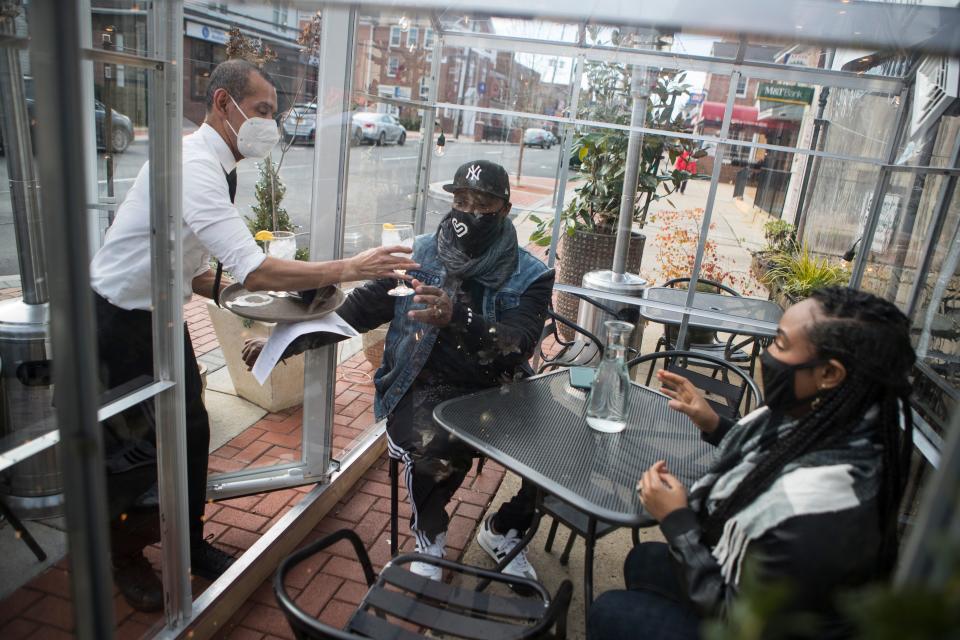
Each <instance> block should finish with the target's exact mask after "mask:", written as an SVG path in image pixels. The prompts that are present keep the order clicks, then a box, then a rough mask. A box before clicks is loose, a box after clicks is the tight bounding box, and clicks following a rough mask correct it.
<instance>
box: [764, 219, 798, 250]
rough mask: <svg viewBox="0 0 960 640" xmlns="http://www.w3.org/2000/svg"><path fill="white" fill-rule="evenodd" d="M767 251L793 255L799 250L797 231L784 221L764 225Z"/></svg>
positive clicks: (772, 221)
mask: <svg viewBox="0 0 960 640" xmlns="http://www.w3.org/2000/svg"><path fill="white" fill-rule="evenodd" d="M763 237H764V238H766V239H767V247H766V249H767V251H778V252H781V253H793V252H794V251H796V250H797V229H796V227H794V226H793V225H792V224H790V223H789V222H786V221H784V220H779V219H778V220H771V221H769V222H767V223H766V224H765V225H763Z"/></svg>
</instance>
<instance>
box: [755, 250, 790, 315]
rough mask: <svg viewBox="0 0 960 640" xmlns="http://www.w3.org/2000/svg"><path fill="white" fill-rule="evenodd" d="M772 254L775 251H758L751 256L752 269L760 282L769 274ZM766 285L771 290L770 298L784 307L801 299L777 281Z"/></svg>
mask: <svg viewBox="0 0 960 640" xmlns="http://www.w3.org/2000/svg"><path fill="white" fill-rule="evenodd" d="M772 255H773V252H770V251H757V252H756V253H754V254H753V257H752V258H750V270H751V271H752V272H753V274H754V276H755V277H756V278H757V280H758V281H760V282H763V277H764V276H765V275H766V274H767V271H769V270H770V266H771V262H770V258H771V256H772ZM764 286H765V287H766V288H767V290H768V291H769V292H770V299H771V300H773V301H774V302H776V303H777V304H779V305H780V308H782V309H787V308H789V307H791V306H793V305H795V304H796V303H797V302H799V301H800V300H799V298H795V297H793V296H792V295H790V294H788V293H786V292H785V291H783V289H781V288H780V285H779V284H777V283H776V282H770V283H764Z"/></svg>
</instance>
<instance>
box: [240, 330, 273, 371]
mask: <svg viewBox="0 0 960 640" xmlns="http://www.w3.org/2000/svg"><path fill="white" fill-rule="evenodd" d="M265 344H267V341H266V340H264V339H263V338H248V339H247V341H246V342H244V343H243V350H242V351H241V352H240V354H241V355H242V357H243V361H244V362H245V363H246V365H247V370H248V371H249V370H250V369H253V365H254V364H256V363H257V358H259V357H260V352H261V351H263V345H265Z"/></svg>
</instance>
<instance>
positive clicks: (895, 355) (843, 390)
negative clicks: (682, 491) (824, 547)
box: [702, 287, 915, 571]
mask: <svg viewBox="0 0 960 640" xmlns="http://www.w3.org/2000/svg"><path fill="white" fill-rule="evenodd" d="M811 297H812V298H813V299H814V300H816V301H817V302H818V303H819V304H820V307H821V311H822V312H823V317H819V318H817V320H816V321H815V322H814V324H813V326H811V327H810V328H809V329H808V331H807V334H808V338H809V340H810V342H811V343H812V344H813V345H814V348H815V349H816V351H817V357H818V358H819V359H821V360H829V359H836V360H838V361H840V362H841V363H843V366H844V367H845V368H846V370H847V376H846V379H845V380H844V382H843V383H842V384H840V385H839V386H837V387H836V388H834V389H832V390H830V391H828V392H826V393H824V394H823V395H822V396H821V401H820V402H819V403H817V404H816V405H815V407H814V408H813V410H812V411H811V412H810V413H808V414H807V415H806V416H804V417H802V418H800V420H799V421H798V423H797V426H796V428H794V429H793V430H792V431H791V432H790V433H789V434H788V435H787V436H785V437H783V438H781V439H780V440H779V441H777V443H776V444H775V445H774V446H773V447H772V448H771V449H770V451H769V452H768V454H767V455H766V456H765V457H764V458H763V459H762V460H760V461H759V462H758V464H757V466H756V467H754V468H753V469H752V470H751V471H750V472H749V473H748V474H747V475H746V476H745V477H744V478H743V480H742V481H741V482H740V483H739V485H738V486H737V488H736V489H735V490H734V491H733V493H732V494H731V495H730V496H728V497H727V498H726V499H725V500H723V501H722V502H721V503H720V504H718V505H717V508H716V509H714V511H713V512H712V513H710V514H706V513H703V514H702V517H703V528H704V532H705V535H706V540H707V541H708V542H710V543H711V544H715V543H716V541H717V540H718V539H719V538H720V535H721V532H722V530H723V526H724V524H725V523H726V521H727V520H728V519H729V518H730V517H732V516H733V515H735V514H736V513H738V512H739V511H740V510H741V509H743V508H744V507H746V506H747V505H749V504H751V503H752V502H753V501H754V500H755V499H756V498H758V497H759V496H760V495H761V494H762V493H763V492H764V491H766V490H767V489H768V488H769V487H770V485H771V484H773V482H774V481H775V480H776V479H777V478H778V477H779V475H780V473H781V471H782V470H783V468H784V466H785V465H787V464H789V463H790V462H791V461H793V460H795V459H797V458H799V457H800V456H803V455H805V454H807V453H810V452H811V451H815V450H817V449H821V448H825V447H828V446H829V445H830V444H831V443H832V442H833V441H835V439H838V438H840V437H842V436H844V435H845V434H847V433H849V432H850V431H851V430H852V429H853V428H854V427H856V425H857V424H858V423H859V422H860V421H861V420H862V418H863V416H864V415H865V414H866V412H867V411H868V410H869V409H870V408H871V407H873V406H877V408H878V415H877V420H876V422H875V429H876V436H877V439H878V441H879V442H880V443H881V445H882V447H883V453H882V462H881V466H882V470H881V473H882V474H883V476H882V479H881V486H880V490H879V495H878V499H879V514H880V523H879V524H880V531H881V534H882V538H881V540H882V548H881V562H882V567H881V569H882V570H884V571H889V570H890V569H892V567H893V564H894V562H895V561H896V556H897V548H898V540H897V514H898V510H899V506H900V500H901V498H902V497H903V492H904V488H905V486H906V480H907V474H908V469H909V464H910V456H911V452H912V445H911V442H912V438H911V436H912V431H913V422H912V419H911V414H910V408H909V403H908V400H909V396H910V391H911V387H910V382H909V380H908V374H909V373H910V370H911V368H912V366H913V362H914V360H915V354H914V351H913V347H912V346H911V344H910V334H909V327H910V321H909V320H908V319H907V317H906V316H905V315H904V314H903V313H902V312H901V311H900V310H899V309H898V308H897V307H896V306H895V305H893V304H892V303H890V302H888V301H886V300H883V299H882V298H878V297H877V296H875V295H873V294H870V293H867V292H864V291H857V290H855V289H849V288H843V287H829V288H825V289H820V290H818V291H816V292H814V293H813V295H812V296H811ZM901 412H902V414H903V420H904V425H905V428H904V429H903V430H901V428H900V420H899V416H900V414H901Z"/></svg>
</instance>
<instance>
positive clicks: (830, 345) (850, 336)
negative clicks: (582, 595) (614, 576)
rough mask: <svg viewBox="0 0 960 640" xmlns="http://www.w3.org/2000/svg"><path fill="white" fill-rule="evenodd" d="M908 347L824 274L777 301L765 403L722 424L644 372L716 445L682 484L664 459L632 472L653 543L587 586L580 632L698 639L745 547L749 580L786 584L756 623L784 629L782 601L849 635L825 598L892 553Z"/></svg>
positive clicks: (896, 325) (882, 317)
mask: <svg viewBox="0 0 960 640" xmlns="http://www.w3.org/2000/svg"><path fill="white" fill-rule="evenodd" d="M914 357H915V356H914V352H913V348H912V347H911V344H910V338H909V321H908V320H907V318H906V316H904V315H903V314H902V313H901V312H900V311H899V310H898V309H897V308H896V307H895V306H894V305H893V304H891V303H889V302H887V301H885V300H882V299H880V298H878V297H876V296H874V295H872V294H869V293H865V292H862V291H856V290H853V289H845V288H839V287H833V288H828V289H822V290H820V291H817V292H815V293H814V294H813V295H812V296H811V297H810V298H809V299H807V300H804V301H802V302H800V303H798V304H796V305H794V306H792V307H790V308H789V309H788V310H787V311H786V312H785V313H784V315H783V318H782V319H781V321H780V325H779V327H778V329H777V336H776V338H775V340H774V341H773V343H772V344H771V346H770V347H769V349H768V350H767V351H766V352H764V353H763V354H762V355H761V362H762V379H763V386H764V391H765V396H766V401H765V404H764V406H762V407H760V408H759V409H757V410H756V411H754V412H753V413H751V414H749V415H747V416H745V417H744V418H742V419H741V420H740V421H739V422H737V423H735V424H734V423H732V422H728V421H726V420H724V419H722V418H720V417H719V416H717V414H716V413H714V411H713V410H712V409H711V408H710V406H709V405H708V404H707V402H706V401H705V400H704V399H703V397H702V396H701V395H700V394H699V392H698V391H697V390H696V389H695V388H694V387H693V386H692V385H691V383H690V382H689V381H688V380H686V379H685V378H682V377H680V376H677V375H675V374H672V373H669V372H666V371H660V372H658V377H659V379H660V382H661V385H662V391H663V392H664V393H665V394H666V395H668V396H669V397H670V398H671V401H670V407H671V408H672V409H674V410H677V411H680V412H682V413H684V414H686V415H687V416H689V417H690V419H691V420H692V422H693V423H694V424H695V425H696V426H697V427H698V428H699V429H700V430H701V432H702V437H703V438H704V440H706V441H707V442H710V443H711V444H714V445H716V446H717V447H718V455H717V457H716V459H715V462H714V463H713V465H712V466H711V468H710V470H709V471H708V472H707V473H706V475H704V477H703V478H701V479H700V480H699V481H698V482H697V483H696V484H695V485H694V486H693V487H692V489H691V490H690V493H689V495H688V494H687V492H686V490H685V489H684V487H683V486H682V485H681V484H680V482H679V481H678V480H677V479H676V478H675V477H674V476H673V475H672V474H671V473H670V472H669V470H668V469H667V465H666V463H665V462H664V461H660V462H657V463H656V464H655V465H653V466H652V467H651V468H650V469H649V470H647V472H646V473H644V475H643V477H642V478H641V479H640V481H639V483H638V486H637V490H638V491H639V492H640V500H641V502H642V503H643V506H644V509H646V511H647V512H648V513H649V514H650V515H651V516H653V517H654V518H656V519H657V520H658V521H659V522H660V528H661V531H662V532H663V535H664V537H665V538H666V540H667V542H666V543H659V542H647V543H643V544H640V545H639V546H637V547H635V548H634V549H633V550H632V551H631V553H630V554H629V556H628V557H627V560H626V564H625V567H624V577H625V580H626V585H627V590H626V591H611V592H607V593H605V594H603V595H602V596H601V597H600V598H598V599H597V601H596V602H595V603H594V605H593V607H592V609H591V611H590V617H589V621H588V631H589V636H590V638H593V639H597V640H599V639H601V638H602V639H603V640H617V639H618V638H636V637H643V638H671V639H674V638H677V639H681V638H698V637H699V627H700V623H701V620H703V619H705V618H712V617H720V618H723V617H724V616H725V615H726V613H727V612H728V610H729V607H730V606H731V604H732V602H733V601H734V600H735V599H736V597H737V593H738V589H739V584H740V580H741V577H742V573H743V567H744V562H745V561H747V562H748V563H749V564H750V566H752V567H753V568H754V569H755V571H756V578H757V580H758V583H759V584H760V585H761V586H763V585H775V584H776V585H783V586H784V587H786V594H787V597H786V602H785V603H784V604H783V605H782V607H781V608H780V609H779V610H778V613H777V614H775V615H774V618H773V619H772V620H771V621H770V626H769V627H768V629H771V630H772V629H775V628H777V627H778V626H779V631H780V632H781V633H782V634H783V635H782V636H781V637H784V636H786V637H789V635H790V633H791V632H792V631H791V630H790V629H789V624H790V623H789V622H787V621H788V620H796V618H794V617H793V615H792V614H797V613H800V614H807V613H812V614H814V616H813V617H812V618H807V619H808V620H810V619H813V620H815V621H816V622H815V623H814V624H815V626H814V627H813V630H812V632H811V633H809V634H808V635H807V636H805V637H816V638H843V637H847V636H849V635H850V633H851V631H852V630H851V629H850V628H849V626H848V625H847V624H846V623H845V621H844V620H843V619H842V617H841V616H840V615H839V613H838V612H837V610H836V608H835V596H836V595H837V594H838V592H840V591H842V590H844V589H849V588H852V587H856V586H859V585H862V584H865V583H867V582H870V581H872V580H876V579H882V578H884V577H885V576H887V575H888V574H889V572H890V570H891V569H892V567H893V564H894V562H895V560H896V555H897V547H898V540H897V513H898V509H899V504H900V499H901V497H902V495H903V489H904V486H905V483H906V477H907V470H908V464H909V459H910V454H911V433H912V423H911V420H910V412H909V405H908V397H909V393H910V383H909V381H908V374H909V372H910V370H911V367H912V365H913V361H914ZM901 417H902V420H903V424H904V426H905V428H901ZM778 622H779V623H780V624H779V625H778ZM785 626H786V627H787V632H786V633H784V631H785V629H784V627H785ZM794 631H795V630H794Z"/></svg>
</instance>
